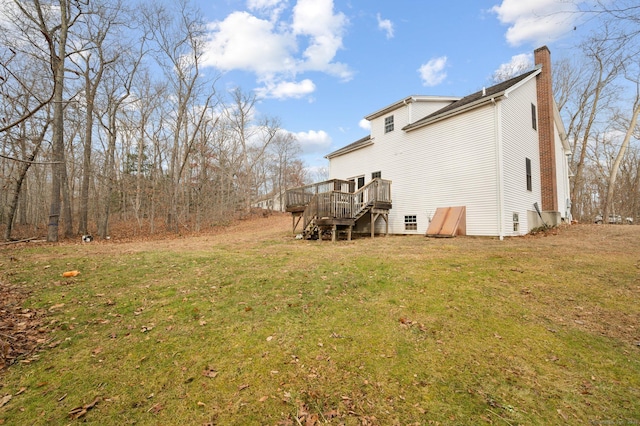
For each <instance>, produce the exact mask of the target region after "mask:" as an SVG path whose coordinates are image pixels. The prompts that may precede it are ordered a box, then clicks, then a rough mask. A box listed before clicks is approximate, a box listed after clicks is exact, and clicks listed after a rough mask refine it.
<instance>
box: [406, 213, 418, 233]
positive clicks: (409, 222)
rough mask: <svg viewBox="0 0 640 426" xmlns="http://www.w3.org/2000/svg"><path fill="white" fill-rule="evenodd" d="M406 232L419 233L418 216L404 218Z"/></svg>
mask: <svg viewBox="0 0 640 426" xmlns="http://www.w3.org/2000/svg"><path fill="white" fill-rule="evenodd" d="M404 230H405V231H417V230H418V218H417V216H416V215H411V216H405V217H404Z"/></svg>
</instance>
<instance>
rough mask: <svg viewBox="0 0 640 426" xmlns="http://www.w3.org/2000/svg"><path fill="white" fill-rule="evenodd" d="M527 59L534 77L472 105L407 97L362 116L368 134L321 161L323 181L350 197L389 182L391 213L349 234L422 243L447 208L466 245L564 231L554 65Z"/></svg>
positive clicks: (563, 148)
mask: <svg viewBox="0 0 640 426" xmlns="http://www.w3.org/2000/svg"><path fill="white" fill-rule="evenodd" d="M534 57H535V63H536V67H535V69H533V70H531V71H529V72H526V73H524V74H522V75H520V76H518V77H515V78H512V79H510V80H508V81H504V82H502V83H499V84H496V85H495V86H492V87H487V88H483V89H482V90H480V91H478V92H476V93H473V94H470V95H469V96H465V97H463V98H453V97H440V96H409V97H407V98H404V99H402V100H400V101H398V102H395V103H393V104H391V105H389V106H387V107H385V108H382V109H380V110H378V111H376V112H374V113H372V114H370V115H368V116H366V117H365V118H366V119H367V120H369V122H370V123H371V134H370V135H369V136H366V137H364V138H362V139H360V140H357V141H355V142H353V143H351V144H349V145H347V146H345V147H343V148H341V149H338V150H337V151H334V152H332V153H330V154H328V155H327V156H326V158H327V159H328V160H329V174H330V178H331V179H332V181H336V182H341V181H346V182H351V183H352V188H351V189H350V190H351V192H354V191H357V189H358V188H361V187H364V186H365V185H367V184H369V183H370V182H374V181H381V180H384V181H388V182H392V183H393V193H392V198H393V207H392V208H391V199H389V200H386V201H387V202H388V205H387V206H386V207H388V209H387V211H386V212H382V214H383V218H384V219H385V220H383V221H382V220H379V221H377V222H376V221H375V219H374V216H373V215H364V216H363V217H364V218H365V219H366V218H369V222H368V223H367V221H366V220H360V221H358V220H356V221H355V222H354V223H353V224H348V225H347V226H349V232H350V231H351V230H352V228H353V230H355V231H359V230H360V231H362V230H367V229H370V230H371V233H372V235H373V233H374V231H375V232H376V233H377V232H390V233H393V234H421V235H424V234H425V233H426V231H427V229H428V227H429V224H430V222H431V221H432V220H433V219H434V215H435V214H436V212H437V211H438V209H444V208H448V207H454V206H456V207H463V209H462V211H463V212H464V214H463V217H462V220H463V221H464V224H463V228H462V229H464V230H466V234H467V235H478V236H498V237H500V238H503V237H505V236H517V235H524V234H526V233H528V232H529V231H531V230H532V229H534V228H537V227H540V226H542V225H551V226H553V225H558V224H559V223H561V222H570V204H571V201H570V199H569V167H568V155H569V154H570V147H569V145H568V143H567V141H566V135H565V130H564V126H563V124H562V121H561V119H560V115H559V112H558V108H557V106H556V104H555V101H554V99H553V92H552V87H551V82H552V79H551V55H550V52H549V49H548V48H547V47H546V46H544V47H541V48H539V49H536V50H535V52H534ZM440 211H442V210H440ZM294 220H295V218H294ZM294 226H295V222H294ZM332 226H334V227H333V229H334V231H336V232H337V231H338V230H339V229H337V228H336V226H335V224H333V225H332ZM294 229H295V228H294Z"/></svg>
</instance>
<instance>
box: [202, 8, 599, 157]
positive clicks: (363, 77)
mask: <svg viewBox="0 0 640 426" xmlns="http://www.w3.org/2000/svg"><path fill="white" fill-rule="evenodd" d="M196 4H197V5H198V7H200V8H201V10H202V12H203V15H204V18H205V19H206V21H207V22H208V23H209V24H208V31H209V41H208V45H207V54H206V56H205V62H206V64H207V65H208V66H209V67H210V69H212V70H214V71H215V72H220V73H221V78H220V80H219V83H218V90H221V91H224V90H231V89H233V88H235V87H241V88H242V89H243V90H244V91H255V93H256V94H257V96H258V97H259V99H260V101H259V103H258V110H259V113H261V114H267V115H270V116H277V117H279V118H280V120H281V124H282V127H283V128H284V129H285V130H287V131H289V132H291V133H293V134H295V135H296V136H297V138H298V140H299V141H300V143H301V146H302V148H303V160H304V161H305V162H306V164H307V165H308V166H309V167H310V168H316V167H322V166H326V165H327V161H326V160H325V159H324V158H323V157H324V155H326V154H328V153H329V152H331V151H333V150H335V149H338V148H340V147H342V146H344V145H347V144H349V143H351V142H353V141H355V140H357V139H359V138H361V137H363V136H366V135H367V134H369V130H368V129H367V128H366V126H365V124H366V123H363V117H364V116H365V115H368V114H370V113H372V112H374V111H377V110H379V109H381V108H383V107H385V106H387V105H389V104H391V103H393V102H395V101H397V100H400V99H402V98H404V97H406V96H409V95H450V96H465V95H467V94H469V93H472V92H474V91H476V90H479V89H481V88H482V87H483V86H486V85H489V84H490V81H491V76H492V75H493V74H494V72H496V71H497V70H498V69H499V68H500V67H510V66H512V65H513V64H517V63H520V62H522V61H525V62H527V61H530V62H531V61H532V60H533V59H532V56H533V55H532V53H533V50H534V49H535V48H536V47H539V46H542V45H547V46H548V47H549V49H550V50H551V54H552V58H555V59H557V58H560V57H564V56H566V55H569V54H570V53H571V51H572V49H573V48H574V47H575V45H576V43H577V42H578V41H579V40H580V39H581V38H583V37H584V36H585V35H586V31H588V28H587V25H584V23H583V22H580V14H579V13H576V12H577V6H575V5H573V3H571V2H567V0H453V1H443V2H436V1H428V0H394V1H389V0H198V1H197V2H196Z"/></svg>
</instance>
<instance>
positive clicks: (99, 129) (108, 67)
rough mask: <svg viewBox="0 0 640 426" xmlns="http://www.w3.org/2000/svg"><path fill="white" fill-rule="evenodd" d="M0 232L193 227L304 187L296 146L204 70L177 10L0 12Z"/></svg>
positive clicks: (197, 39) (26, 6) (103, 2)
mask: <svg viewBox="0 0 640 426" xmlns="http://www.w3.org/2000/svg"><path fill="white" fill-rule="evenodd" d="M0 7H1V8H2V9H3V10H2V11H1V15H2V16H3V17H4V19H1V20H0V25H1V26H2V28H0V29H1V30H2V31H1V34H0V64H1V65H0V96H1V97H2V99H3V101H2V106H1V108H2V110H1V111H0V120H1V122H0V156H1V157H0V179H1V180H0V185H1V187H2V191H1V194H0V227H1V226H3V227H4V232H3V234H4V235H3V237H4V239H5V240H9V239H11V238H12V236H13V235H12V234H13V228H14V225H16V224H18V225H28V226H30V227H33V228H35V230H34V231H33V232H44V230H45V229H46V233H47V239H48V240H49V241H57V240H58V238H59V235H62V236H64V237H72V236H75V235H79V234H87V233H97V234H98V235H100V236H102V237H106V236H107V235H108V234H109V224H110V223H111V222H112V221H113V220H114V219H116V220H125V221H133V222H135V223H136V226H137V229H138V230H140V231H141V232H142V231H143V230H144V232H155V231H157V227H158V226H162V227H164V228H166V229H169V230H172V231H175V232H180V231H181V230H182V229H185V228H186V229H190V230H199V229H202V228H204V227H207V226H211V225H215V224H217V223H219V222H220V221H222V220H227V219H228V218H229V217H232V216H235V215H238V214H240V215H242V214H247V213H248V212H249V211H250V209H251V207H252V205H253V203H255V202H256V201H257V200H259V199H260V197H264V196H267V195H268V196H271V197H274V198H277V194H280V193H282V192H283V191H284V190H285V188H287V187H290V186H298V185H302V184H304V183H305V173H304V167H303V164H302V161H301V160H300V158H299V154H300V148H299V144H298V142H297V141H296V139H295V137H294V136H293V135H292V134H290V133H287V132H285V131H283V130H282V129H281V127H280V123H279V120H278V119H277V118H275V117H266V116H259V115H258V113H257V111H256V108H255V106H256V98H255V96H254V95H253V94H251V93H249V92H244V91H242V89H240V88H237V89H235V90H234V91H232V92H231V93H228V92H225V93H220V92H219V91H218V90H217V88H216V75H213V74H212V71H213V70H212V69H211V68H210V67H209V68H206V69H204V68H203V65H202V63H203V55H204V54H205V52H204V50H203V48H204V41H205V36H206V33H205V23H204V22H203V21H202V20H201V19H200V14H199V13H198V11H197V10H196V9H194V8H192V7H191V6H190V4H189V3H188V2H187V1H179V2H171V7H167V6H166V5H162V4H158V3H156V2H149V3H146V4H134V3H132V2H125V1H121V0H91V1H86V0H59V1H55V2H40V1H38V0H30V1H18V0H16V1H13V2H11V1H10V2H2V5H1V6H0Z"/></svg>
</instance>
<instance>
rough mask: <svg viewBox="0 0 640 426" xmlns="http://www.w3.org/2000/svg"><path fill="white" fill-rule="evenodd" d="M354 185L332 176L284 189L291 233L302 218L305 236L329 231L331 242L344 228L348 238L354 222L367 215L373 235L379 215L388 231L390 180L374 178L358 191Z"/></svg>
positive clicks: (309, 237) (312, 236) (318, 234)
mask: <svg viewBox="0 0 640 426" xmlns="http://www.w3.org/2000/svg"><path fill="white" fill-rule="evenodd" d="M354 187H355V183H354V182H353V181H345V180H339V179H333V180H329V181H325V182H320V183H315V184H312V185H306V186H303V187H299V188H293V189H290V190H287V192H286V200H287V207H286V208H287V211H288V212H290V213H291V214H292V218H293V232H294V233H295V232H296V229H297V228H298V225H299V224H300V222H301V221H302V222H303V223H302V235H303V236H304V237H305V238H308V239H322V235H323V234H327V233H329V232H330V233H331V239H332V240H333V241H335V240H336V239H337V236H338V233H339V232H340V231H346V233H347V238H348V239H351V233H352V230H353V227H354V226H355V225H356V223H357V222H358V221H359V220H361V219H363V218H368V219H369V220H370V230H371V236H372V237H373V236H374V233H375V222H376V220H377V219H378V218H379V217H382V218H383V220H384V221H385V223H386V225H387V226H386V232H385V233H388V230H389V220H388V214H389V210H390V209H391V206H392V203H391V181H389V180H383V179H374V180H372V181H371V182H369V183H368V184H367V185H365V186H364V187H362V188H360V189H358V190H354ZM367 214H368V215H369V216H368V217H367ZM363 220H364V219H363Z"/></svg>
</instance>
